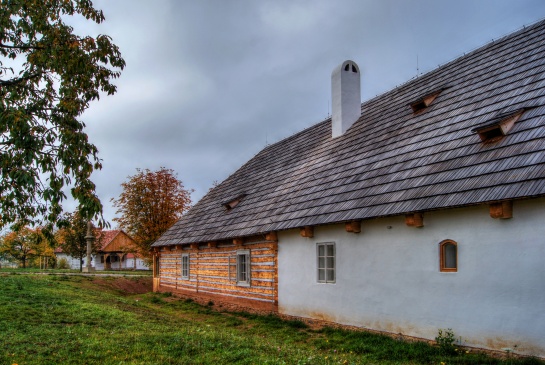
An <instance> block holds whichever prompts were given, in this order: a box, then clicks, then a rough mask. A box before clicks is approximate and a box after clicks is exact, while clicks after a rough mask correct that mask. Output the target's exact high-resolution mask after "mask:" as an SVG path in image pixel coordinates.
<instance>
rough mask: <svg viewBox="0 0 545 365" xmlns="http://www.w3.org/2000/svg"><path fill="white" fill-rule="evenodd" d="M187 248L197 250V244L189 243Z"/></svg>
mask: <svg viewBox="0 0 545 365" xmlns="http://www.w3.org/2000/svg"><path fill="white" fill-rule="evenodd" d="M189 247H190V248H191V249H192V250H198V249H199V244H198V243H197V242H194V243H191V244H190V245H189Z"/></svg>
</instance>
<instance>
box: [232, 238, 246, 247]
mask: <svg viewBox="0 0 545 365" xmlns="http://www.w3.org/2000/svg"><path fill="white" fill-rule="evenodd" d="M243 243H244V241H243V240H242V238H233V244H234V245H235V246H242V244H243Z"/></svg>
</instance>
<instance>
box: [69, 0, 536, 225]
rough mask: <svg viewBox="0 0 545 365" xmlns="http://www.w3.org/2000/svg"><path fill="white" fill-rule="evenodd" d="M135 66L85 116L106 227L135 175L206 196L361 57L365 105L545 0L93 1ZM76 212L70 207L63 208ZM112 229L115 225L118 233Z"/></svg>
mask: <svg viewBox="0 0 545 365" xmlns="http://www.w3.org/2000/svg"><path fill="white" fill-rule="evenodd" d="M94 5H95V7H97V8H99V9H102V10H103V11H104V14H105V16H106V21H105V22H104V23H102V24H100V25H94V24H91V23H88V22H87V23H85V22H80V21H77V22H76V23H74V25H75V27H76V30H77V32H78V33H82V34H92V35H96V34H99V33H100V34H107V35H109V36H111V37H112V38H113V41H114V43H115V44H117V45H118V46H119V47H120V49H121V52H122V54H123V57H124V59H125V61H126V63H127V66H126V68H125V70H124V71H123V74H122V76H121V78H120V79H118V80H116V81H115V83H116V84H117V86H118V92H117V94H116V95H114V96H109V97H106V96H104V97H102V98H101V99H100V101H99V102H96V103H93V104H91V106H90V108H89V110H88V111H87V112H86V113H85V114H84V115H83V121H84V122H85V123H86V125H87V132H88V134H89V138H90V141H91V142H92V143H94V144H95V145H96V146H97V147H98V149H99V151H100V157H101V158H102V159H103V169H102V170H100V171H96V172H95V173H94V174H93V181H94V182H95V183H96V185H97V193H98V195H99V197H100V198H101V200H102V203H103V204H104V214H105V218H106V219H107V220H109V221H111V220H112V218H113V217H114V216H115V209H114V208H113V206H112V204H111V202H110V199H111V198H117V197H118V196H119V194H120V193H121V186H120V185H121V183H122V182H124V181H126V180H127V177H128V176H129V175H134V174H135V173H136V169H137V168H141V169H146V168H147V169H150V170H156V169H158V168H159V167H161V166H164V167H167V168H171V169H173V170H175V171H176V172H177V174H178V177H179V178H180V179H181V180H182V181H183V182H184V185H185V187H186V188H188V189H194V190H195V191H194V193H193V194H192V199H193V202H194V203H195V202H196V201H197V200H199V199H200V198H201V197H202V196H203V195H204V194H205V193H206V192H207V191H208V189H209V188H210V187H211V186H212V184H213V182H214V181H222V180H224V179H225V178H227V177H228V176H229V175H230V174H231V173H233V172H234V171H235V170H236V169H237V168H238V167H240V166H241V165H242V164H243V163H245V162H246V161H247V160H248V159H250V158H251V157H252V156H254V155H255V154H256V153H258V152H259V151H260V150H261V149H262V148H263V147H264V146H265V145H266V143H269V144H271V143H274V142H277V141H279V140H281V139H283V138H285V137H288V136H290V135H292V134H294V133H296V132H298V131H300V130H302V129H304V128H307V127H309V126H311V125H313V124H315V123H318V122H320V121H322V120H324V119H325V118H327V116H328V112H329V110H330V93H331V91H330V88H331V79H330V77H331V71H332V70H333V68H335V67H336V66H337V65H339V64H341V63H342V62H343V61H345V60H348V59H351V60H353V61H355V62H356V63H357V64H358V65H359V67H360V69H361V71H362V101H365V100H367V99H370V98H372V97H374V96H375V95H378V94H381V93H383V92H386V91H388V90H390V89H392V88H394V87H396V86H397V85H400V84H402V83H404V82H406V81H408V80H409V79H411V78H413V77H415V76H416V75H417V59H418V69H419V70H420V73H424V72H427V71H430V70H432V69H434V68H436V67H437V66H438V65H440V64H444V63H446V62H448V61H450V60H452V59H454V58H456V57H459V56H461V55H463V54H464V52H468V51H470V50H472V49H475V48H477V47H479V46H481V45H484V44H485V43H488V42H489V41H491V40H492V39H494V38H496V39H497V38H499V37H501V36H503V35H506V34H508V33H510V32H512V31H515V30H517V29H519V28H521V27H522V26H524V25H529V24H531V23H534V22H535V21H537V20H540V19H542V18H543V17H545V1H543V0H509V1H508V0H480V1H479V0H456V1H447V0H444V1H441V0H414V1H413V0H367V1H364V0H335V1H334V0H327V1H326V0H323V1H322V0H312V1H311V0H308V1H295V0H286V1H284V0H274V1H272V0H271V1H259V0H253V1H252V0H192V1H189V0H170V1H167V0H164V1H163V0H153V1H152V0H147V1H144V0H94ZM65 208H66V209H68V210H71V209H73V208H74V207H73V206H71V203H68V204H66V206H65ZM113 227H115V224H114V225H113Z"/></svg>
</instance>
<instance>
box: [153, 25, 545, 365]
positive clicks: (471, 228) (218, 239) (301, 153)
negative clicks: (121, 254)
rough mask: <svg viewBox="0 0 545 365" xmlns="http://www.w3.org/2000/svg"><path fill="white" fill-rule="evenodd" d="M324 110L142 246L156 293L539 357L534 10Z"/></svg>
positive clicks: (336, 77) (343, 90) (544, 121)
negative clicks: (447, 57) (452, 337)
mask: <svg viewBox="0 0 545 365" xmlns="http://www.w3.org/2000/svg"><path fill="white" fill-rule="evenodd" d="M331 83H332V107H333V108H332V117H331V118H330V119H327V120H324V121H322V122H320V123H317V124H316V125H314V126H312V127H310V128H308V129H305V130H303V131H302V132H299V133H297V134H295V135H293V136H291V137H289V138H286V139H284V140H282V141H280V142H278V143H275V144H273V145H270V146H267V147H265V148H264V149H263V150H262V151H261V152H260V153H258V154H257V155H256V156H255V157H254V158H252V159H251V160H250V161H248V162H247V163H246V164H244V165H243V166H242V167H241V168H240V169H238V170H237V171H236V172H234V173H233V174H232V175H231V176H230V177H229V178H227V179H226V180H225V181H223V182H222V183H221V184H220V185H219V186H217V187H215V188H213V189H212V190H211V191H210V192H209V193H208V194H207V195H206V196H204V197H203V198H202V199H201V200H200V201H199V202H198V203H197V204H196V205H195V206H194V207H193V208H191V209H190V211H189V212H188V213H187V214H186V215H184V217H182V219H180V220H179V221H178V222H177V223H176V224H175V225H174V226H173V227H172V228H171V229H169V230H168V231H167V232H166V233H165V234H164V235H163V236H162V237H161V238H160V239H159V240H157V241H156V242H155V243H154V244H153V247H152V250H153V254H154V290H155V291H168V292H173V293H177V294H180V295H186V296H193V297H196V298H201V299H205V300H213V301H215V302H224V303H231V304H233V305H238V306H243V307H252V308H255V309H260V310H267V311H272V312H279V313H282V314H286V315H292V316H298V317H305V318H314V319H321V320H326V321H332V322H337V323H341V324H346V325H353V326H359V327H362V328H369V329H373V330H379V331H384V332H390V333H396V334H397V333H402V334H405V335H409V336H415V337H419V338H426V339H434V338H435V336H437V333H438V329H447V328H451V329H452V330H453V331H454V333H455V334H456V335H457V337H458V336H460V337H461V339H462V341H463V342H462V344H464V345H468V346H475V347H482V348H488V349H495V350H501V349H503V348H512V349H515V351H516V352H518V353H521V354H526V355H538V356H545V315H544V308H545V265H544V264H543V263H544V261H545V21H542V22H539V23H536V24H534V25H532V26H529V27H526V28H524V29H522V30H520V31H517V32H515V33H513V34H511V35H508V36H506V37H503V38H501V39H499V40H495V41H493V42H491V43H489V44H487V45H485V46H483V47H481V48H479V49H477V50H474V51H472V52H470V53H467V54H465V55H464V56H462V57H460V58H458V59H456V60H454V61H451V62H450V63H447V64H445V65H443V66H441V67H439V68H437V69H435V70H433V71H431V72H429V73H427V74H424V75H422V76H419V77H417V78H415V79H412V80H410V81H408V82H407V83H405V84H403V85H402V86H400V87H397V88H395V89H393V90H391V91H389V92H386V93H384V94H382V95H380V96H377V97H375V98H373V99H371V100H369V101H366V102H364V103H363V104H362V103H361V99H360V83H361V80H360V69H359V68H358V66H357V64H356V63H354V62H352V61H346V62H343V63H342V64H341V65H340V66H339V67H337V68H336V69H335V70H334V71H333V73H332V76H331Z"/></svg>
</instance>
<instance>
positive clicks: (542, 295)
mask: <svg viewBox="0 0 545 365" xmlns="http://www.w3.org/2000/svg"><path fill="white" fill-rule="evenodd" d="M388 227H391V228H388ZM445 239H451V240H454V241H456V242H457V244H458V272H455V273H445V272H440V271H439V243H440V242H441V241H443V240H445ZM321 242H335V245H336V282H335V283H334V284H321V283H317V278H316V277H317V259H316V244H317V243H321ZM544 259H545V199H533V200H527V201H517V202H515V203H514V207H513V218H512V219H506V220H501V219H492V218H490V216H489V211H488V207H487V206H485V205H483V206H475V207H469V208H460V209H452V210H443V211H436V212H426V213H425V214H424V227H422V228H414V227H407V226H406V225H405V220H404V217H391V218H381V219H375V220H369V221H363V222H362V232H361V233H359V234H354V233H348V232H346V231H345V230H344V224H343V225H331V226H323V227H315V229H314V238H303V237H301V236H300V235H299V231H298V230H290V231H286V232H280V233H279V250H278V302H279V311H280V313H284V314H289V315H295V316H301V317H310V318H318V319H325V320H330V321H334V322H338V323H342V324H348V325H355V326H361V327H367V328H371V329H376V330H382V331H387V332H392V333H403V334H406V335H410V336H416V337H422V338H428V339H434V338H435V336H436V335H437V331H438V329H439V328H442V329H446V328H452V330H453V331H454V332H455V334H456V335H457V336H461V337H462V340H463V343H462V344H465V345H469V346H477V347H484V348H490V349H502V348H505V347H510V348H513V347H514V346H515V345H517V349H516V352H519V353H524V354H530V355H540V356H545V316H544V315H543V308H545V265H544V264H543V261H544Z"/></svg>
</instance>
